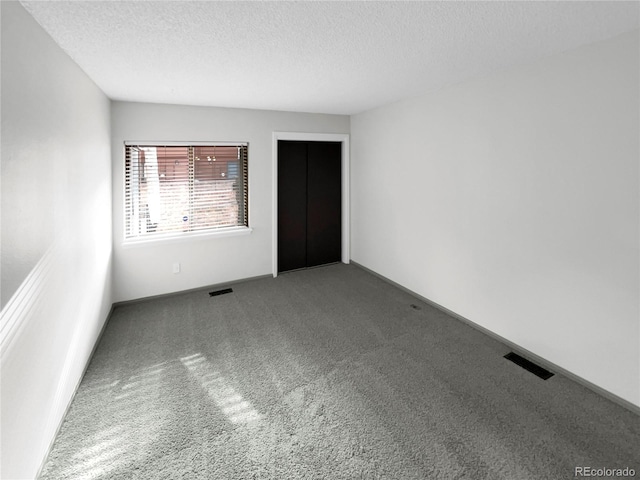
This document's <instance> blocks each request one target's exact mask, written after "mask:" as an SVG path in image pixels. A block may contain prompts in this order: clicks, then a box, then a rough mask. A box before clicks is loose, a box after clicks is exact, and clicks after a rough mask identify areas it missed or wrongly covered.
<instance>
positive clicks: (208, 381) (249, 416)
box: [180, 353, 262, 424]
mask: <svg viewBox="0 0 640 480" xmlns="http://www.w3.org/2000/svg"><path fill="white" fill-rule="evenodd" d="M180 361H181V362H182V364H183V365H184V366H185V367H186V368H187V370H188V371H189V373H191V374H192V375H193V376H194V378H195V379H196V380H197V381H198V383H199V384H200V385H201V386H202V388H203V389H204V390H205V391H206V392H207V394H208V395H209V397H211V399H212V400H213V401H214V403H215V404H216V405H217V407H218V408H219V409H220V411H221V412H222V413H224V414H225V416H226V417H227V418H228V419H229V421H230V422H231V423H240V424H249V423H252V422H256V421H258V420H260V419H261V418H262V415H260V414H259V413H258V412H257V411H256V410H255V409H254V408H253V405H251V402H249V401H247V400H246V399H245V398H244V397H243V396H242V395H241V394H240V393H238V391H236V389H234V388H233V387H232V386H230V385H229V382H228V381H227V380H226V379H225V378H224V376H222V375H220V372H218V371H216V369H215V368H214V367H213V365H212V364H211V362H210V361H209V360H207V359H206V358H205V357H204V355H202V354H201V353H196V354H193V355H189V356H187V357H182V358H181V359H180Z"/></svg>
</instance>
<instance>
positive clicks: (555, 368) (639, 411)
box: [351, 260, 640, 415]
mask: <svg viewBox="0 0 640 480" xmlns="http://www.w3.org/2000/svg"><path fill="white" fill-rule="evenodd" d="M351 264H352V265H355V266H356V267H358V268H360V269H362V270H364V271H366V272H368V273H370V274H372V275H374V276H376V277H378V278H380V279H381V280H384V281H385V282H387V283H389V284H391V285H393V286H394V287H396V288H399V289H400V290H403V291H404V292H407V293H408V294H409V295H412V296H414V297H416V298H417V299H419V300H421V301H423V302H424V303H427V304H429V305H431V306H432V307H434V308H436V309H438V310H440V311H441V312H444V313H446V314H447V315H449V316H451V317H453V318H455V319H456V320H459V321H461V322H463V323H465V324H466V325H469V326H470V327H472V328H474V329H475V330H478V331H480V332H482V333H484V334H485V335H487V336H489V337H491V338H493V339H494V340H497V341H498V342H500V343H503V344H504V345H506V346H507V347H509V348H510V349H512V350H514V351H516V353H518V354H519V355H521V356H522V357H525V358H527V359H528V360H531V361H532V362H535V363H538V364H540V365H541V366H543V367H544V368H546V369H547V370H549V371H551V372H553V373H559V374H561V375H563V376H565V377H567V378H569V379H570V380H573V381H574V382H576V383H578V384H580V385H582V386H583V387H586V388H588V389H589V390H591V391H593V392H595V393H597V394H598V395H600V396H602V397H604V398H606V399H608V400H611V401H612V402H614V403H616V404H618V405H620V406H621V407H624V408H626V409H627V410H630V411H631V412H633V413H635V414H636V415H640V406H638V405H635V404H634V403H631V402H630V401H628V400H625V399H624V398H622V397H619V396H618V395H616V394H614V393H611V392H610V391H608V390H605V389H604V388H602V387H599V386H598V385H596V384H594V383H591V382H590V381H589V380H585V379H584V378H582V377H580V376H578V375H576V374H575V373H572V372H570V371H569V370H566V369H565V368H562V367H561V366H559V365H556V364H555V363H553V362H550V361H549V360H547V359H546V358H543V357H540V356H539V355H536V354H535V353H533V352H531V351H529V350H527V349H526V348H523V347H521V346H520V345H518V344H516V343H514V342H512V341H510V340H507V339H506V338H504V337H502V336H500V335H498V334H497V333H494V332H492V331H491V330H489V329H487V328H485V327H483V326H481V325H478V324H477V323H475V322H473V321H472V320H469V319H468V318H465V317H463V316H462V315H458V314H457V313H456V312H453V311H451V310H449V309H448V308H446V307H443V306H442V305H440V304H438V303H436V302H434V301H432V300H429V299H428V298H425V297H423V296H422V295H420V294H418V293H416V292H414V291H412V290H409V289H408V288H406V287H404V286H403V285H400V284H399V283H397V282H394V281H393V280H390V279H388V278H387V277H385V276H384V275H380V274H379V273H378V272H375V271H373V270H371V269H369V268H367V267H365V266H364V265H360V264H359V263H357V262H354V261H353V260H351Z"/></svg>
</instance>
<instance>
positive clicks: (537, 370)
mask: <svg viewBox="0 0 640 480" xmlns="http://www.w3.org/2000/svg"><path fill="white" fill-rule="evenodd" d="M504 358H506V359H507V360H510V361H512V362H513V363H515V364H516V365H518V366H520V367H522V368H524V369H525V370H528V371H529V372H531V373H533V374H534V375H536V376H538V377H540V378H541V379H543V380H548V379H549V378H551V377H553V373H551V372H550V371H549V370H546V369H544V368H542V367H541V366H540V365H536V364H535V363H533V362H531V361H529V360H527V359H526V358H524V357H521V356H520V355H518V354H517V353H513V352H509V353H507V354H506V355H505V356H504Z"/></svg>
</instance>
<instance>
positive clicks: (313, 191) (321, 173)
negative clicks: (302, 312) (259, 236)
mask: <svg viewBox="0 0 640 480" xmlns="http://www.w3.org/2000/svg"><path fill="white" fill-rule="evenodd" d="M303 135H305V134H274V147H275V148H274V167H275V168H274V177H275V178H274V186H275V187H276V188H275V198H274V207H275V208H274V211H275V213H276V215H275V218H274V220H275V221H274V228H275V229H276V231H275V232H274V246H275V247H276V248H275V249H274V276H276V275H277V274H278V273H281V272H287V271H291V270H297V269H301V268H309V267H314V266H319V265H325V264H329V263H335V262H340V261H342V262H344V263H348V258H349V256H348V255H349V253H348V231H345V230H348V218H347V217H348V203H347V201H346V200H347V199H348V188H347V187H348V178H345V177H346V176H347V175H348V163H347V161H348V158H344V157H345V152H346V156H347V157H348V135H330V134H326V135H323V134H315V135H314V134H307V135H309V136H312V138H313V139H312V140H309V139H305V138H301V137H302V136H303ZM283 137H284V139H283ZM291 137H293V138H291ZM317 137H321V138H319V139H317V140H316V138H317ZM298 138H300V139H298ZM307 138H308V137H307ZM325 138H326V141H324V139H325ZM345 173H346V174H345ZM345 195H346V198H345ZM345 226H346V228H345ZM345 246H346V248H345ZM345 259H346V260H345Z"/></svg>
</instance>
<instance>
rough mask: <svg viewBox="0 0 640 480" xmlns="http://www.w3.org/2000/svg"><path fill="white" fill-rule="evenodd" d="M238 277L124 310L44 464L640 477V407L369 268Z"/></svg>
mask: <svg viewBox="0 0 640 480" xmlns="http://www.w3.org/2000/svg"><path fill="white" fill-rule="evenodd" d="M233 290H234V292H233V293H230V294H227V295H221V296H217V297H209V295H208V293H207V292H206V291H204V292H196V293H188V294H183V295H179V296H173V297H167V298H162V299H157V300H152V301H148V302H144V303H138V304H134V305H127V306H122V307H118V308H117V309H115V311H114V312H113V315H112V317H111V319H110V321H109V324H108V326H107V328H106V330H105V333H104V336H103V338H102V340H101V343H100V345H99V346H98V348H97V350H96V353H95V355H94V358H93V359H92V362H91V364H90V366H89V369H88V371H87V373H86V375H85V377H84V379H83V381H82V384H81V385H80V388H79V390H78V393H77V395H76V397H75V399H74V401H73V403H72V405H71V408H70V410H69V412H68V414H67V416H66V418H65V421H64V423H63V425H62V428H61V430H60V433H59V435H58V437H57V439H56V441H55V443H54V446H53V449H52V451H51V453H50V455H49V458H48V460H47V462H46V464H45V466H44V469H43V472H42V476H41V478H42V479H47V480H48V479H56V480H58V479H83V480H85V479H174V478H184V479H263V478H265V479H266V478H269V479H382V478H385V479H387V478H388V479H506V480H527V479H536V480H537V479H564V478H566V479H569V478H575V477H574V473H575V471H574V468H575V467H576V466H588V467H592V468H624V467H631V468H633V469H635V471H636V476H637V477H638V478H640V448H639V446H640V417H638V416H637V415H635V414H633V413H631V412H629V411H627V410H625V409H623V408H622V407H620V406H618V405H616V404H614V403H612V402H610V401H609V400H607V399H604V398H602V397H600V396H598V395H596V394H595V393H593V392H591V391H590V390H587V389H585V388H584V387H582V386H580V385H578V384H576V383H574V382H572V381H570V380H568V379H567V378H564V377H562V376H560V375H556V376H554V377H552V378H551V379H549V380H547V381H543V380H541V379H539V378H538V377H536V376H534V375H532V374H531V373H529V372H527V371H526V370H524V369H522V368H520V367H518V366H516V365H514V364H513V363H511V362H509V361H507V360H505V359H504V358H502V357H503V355H504V354H505V353H507V352H508V351H509V349H508V348H507V347H505V346H504V345H502V344H500V343H499V342H496V341H495V340H493V339H491V338H489V337H487V336H485V335H483V334H481V333H479V332H477V331H475V330H474V329H472V328H470V327H468V326H466V325H464V324H462V323H460V322H459V321H457V320H454V319H452V318H451V317H448V316H447V315H445V314H443V313H442V312H440V311H438V310H435V309H434V308H432V307H430V306H428V305H426V304H424V303H421V302H419V301H417V300H416V299H415V298H413V297H411V296H410V295H408V294H407V293H405V292H403V291H401V290H398V289H396V288H394V287H393V286H390V285H388V284H387V283H385V282H383V281H382V280H380V279H378V278H377V277H374V276H372V275H370V274H369V273H367V272H365V271H363V270H362V269H359V268H358V267H355V266H349V265H332V266H327V267H322V268H316V269H311V270H306V271H299V272H293V273H288V274H284V275H281V276H279V277H278V278H276V279H271V278H269V279H260V280H254V281H248V282H244V283H240V284H237V285H234V286H233ZM411 304H414V305H415V306H416V307H417V308H415V307H412V306H411ZM591 478H596V477H591Z"/></svg>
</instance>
